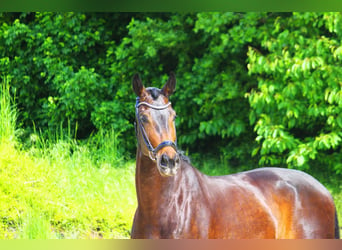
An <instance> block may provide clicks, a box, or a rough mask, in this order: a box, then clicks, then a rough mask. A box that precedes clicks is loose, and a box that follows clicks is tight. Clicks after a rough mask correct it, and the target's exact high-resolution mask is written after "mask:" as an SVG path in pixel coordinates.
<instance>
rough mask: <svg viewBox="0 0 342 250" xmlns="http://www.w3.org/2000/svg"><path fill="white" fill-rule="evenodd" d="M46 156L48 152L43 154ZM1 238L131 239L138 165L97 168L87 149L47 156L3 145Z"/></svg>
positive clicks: (56, 149)
mask: <svg viewBox="0 0 342 250" xmlns="http://www.w3.org/2000/svg"><path fill="white" fill-rule="evenodd" d="M42 153H43V154H42ZM0 166H1V169H0V200H1V203H0V218H1V228H0V238H2V239H3V238H23V239H51V238H126V237H128V236H129V230H130V228H131V221H132V215H133V214H134V210H135V207H136V204H135V203H136V200H135V190H134V164H133V163H132V162H130V163H128V164H125V165H120V167H115V166H112V165H110V164H106V163H102V164H94V163H93V162H92V160H91V158H90V157H89V151H88V149H87V148H86V147H82V146H79V147H77V148H76V151H74V152H73V154H72V155H71V154H70V143H65V142H60V143H56V144H55V145H53V146H52V147H51V148H48V149H44V152H41V151H40V150H38V149H36V148H32V149H31V150H30V151H29V152H23V151H18V150H17V149H15V148H14V147H9V146H8V145H7V144H4V143H2V144H1V145H0Z"/></svg>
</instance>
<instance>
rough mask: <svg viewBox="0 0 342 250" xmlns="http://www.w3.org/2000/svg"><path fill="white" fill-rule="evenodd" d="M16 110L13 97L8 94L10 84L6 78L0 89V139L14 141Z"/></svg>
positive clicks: (8, 141)
mask: <svg viewBox="0 0 342 250" xmlns="http://www.w3.org/2000/svg"><path fill="white" fill-rule="evenodd" d="M16 122H17V112H16V110H15V99H14V98H12V96H11V94H10V84H9V83H8V81H7V79H4V81H3V82H2V83H1V89H0V141H1V142H4V141H6V142H7V143H15V132H16Z"/></svg>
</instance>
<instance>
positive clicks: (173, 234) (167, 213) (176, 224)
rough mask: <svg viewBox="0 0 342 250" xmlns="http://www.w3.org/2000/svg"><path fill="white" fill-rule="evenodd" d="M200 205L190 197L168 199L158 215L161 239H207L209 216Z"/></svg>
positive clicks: (204, 207) (180, 196) (205, 209)
mask: <svg viewBox="0 0 342 250" xmlns="http://www.w3.org/2000/svg"><path fill="white" fill-rule="evenodd" d="M201 204H202V203H199V202H198V200H197V199H194V198H193V197H192V196H190V195H179V196H175V197H174V198H173V199H170V200H169V201H168V202H167V206H165V207H166V208H165V209H164V210H163V211H162V213H161V215H160V219H161V220H160V221H161V225H160V235H161V237H162V238H176V239H177V238H207V232H208V227H209V217H210V216H208V213H207V212H206V211H207V208H206V206H203V204H202V205H201ZM199 229H201V230H199Z"/></svg>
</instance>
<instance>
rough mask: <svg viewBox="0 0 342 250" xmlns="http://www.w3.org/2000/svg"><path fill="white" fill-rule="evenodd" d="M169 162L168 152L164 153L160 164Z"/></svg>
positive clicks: (164, 164) (163, 164)
mask: <svg viewBox="0 0 342 250" xmlns="http://www.w3.org/2000/svg"><path fill="white" fill-rule="evenodd" d="M168 164H169V157H168V156H167V155H166V154H163V155H162V157H161V159H160V165H162V166H165V167H166V166H167V165H168Z"/></svg>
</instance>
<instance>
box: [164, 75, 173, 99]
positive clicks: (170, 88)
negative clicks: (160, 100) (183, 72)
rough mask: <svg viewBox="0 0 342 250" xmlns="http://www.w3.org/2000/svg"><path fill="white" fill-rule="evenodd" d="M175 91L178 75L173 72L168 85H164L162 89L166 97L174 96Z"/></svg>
mask: <svg viewBox="0 0 342 250" xmlns="http://www.w3.org/2000/svg"><path fill="white" fill-rule="evenodd" d="M175 89H176V75H175V73H173V72H171V73H170V76H169V79H168V80H167V82H166V84H165V85H164V87H163V89H162V93H163V95H165V96H166V97H169V96H170V95H172V93H173V92H174V91H175Z"/></svg>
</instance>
